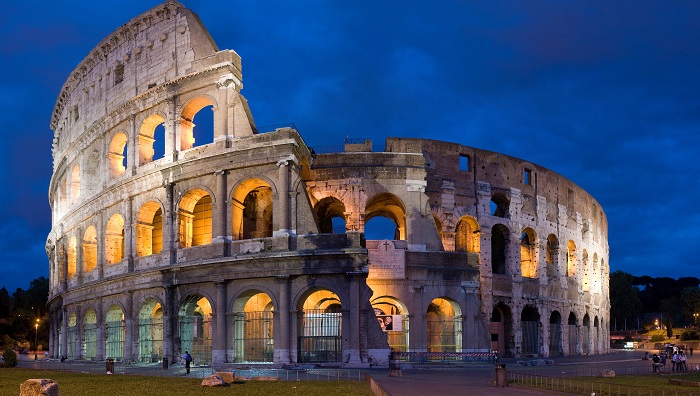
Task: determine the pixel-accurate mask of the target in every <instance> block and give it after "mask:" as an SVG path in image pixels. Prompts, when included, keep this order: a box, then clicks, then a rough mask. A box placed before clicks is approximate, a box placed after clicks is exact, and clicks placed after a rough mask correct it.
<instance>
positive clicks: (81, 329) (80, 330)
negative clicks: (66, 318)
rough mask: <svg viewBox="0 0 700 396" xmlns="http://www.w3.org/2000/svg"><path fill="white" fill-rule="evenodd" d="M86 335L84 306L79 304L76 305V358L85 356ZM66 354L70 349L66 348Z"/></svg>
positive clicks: (74, 346)
mask: <svg viewBox="0 0 700 396" xmlns="http://www.w3.org/2000/svg"><path fill="white" fill-rule="evenodd" d="M84 337H85V323H83V308H82V307H81V306H80V305H78V306H76V307H75V345H73V348H74V350H75V358H76V359H82V358H83V341H84ZM66 354H68V349H66Z"/></svg>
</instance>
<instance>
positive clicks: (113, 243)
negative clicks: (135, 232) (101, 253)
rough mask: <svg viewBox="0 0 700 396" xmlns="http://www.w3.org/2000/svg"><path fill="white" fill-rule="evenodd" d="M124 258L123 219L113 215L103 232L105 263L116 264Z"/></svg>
mask: <svg viewBox="0 0 700 396" xmlns="http://www.w3.org/2000/svg"><path fill="white" fill-rule="evenodd" d="M123 258H124V218H123V217H122V216H121V215H119V214H114V215H112V217H110V218H109V221H108V222H107V229H106V230H105V262H106V263H107V264H116V263H118V262H120V261H122V259H123Z"/></svg>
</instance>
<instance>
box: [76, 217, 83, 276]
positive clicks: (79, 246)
mask: <svg viewBox="0 0 700 396" xmlns="http://www.w3.org/2000/svg"><path fill="white" fill-rule="evenodd" d="M76 234H77V235H76V239H77V243H76V246H75V279H76V284H77V285H78V286H80V285H81V284H82V283H83V227H76Z"/></svg>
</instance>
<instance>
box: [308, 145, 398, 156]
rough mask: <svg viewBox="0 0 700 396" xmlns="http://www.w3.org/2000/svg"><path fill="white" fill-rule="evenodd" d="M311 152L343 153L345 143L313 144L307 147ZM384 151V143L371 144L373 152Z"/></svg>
mask: <svg viewBox="0 0 700 396" xmlns="http://www.w3.org/2000/svg"><path fill="white" fill-rule="evenodd" d="M309 149H310V150H311V152H312V153H313V154H335V153H344V152H345V145H344V144H336V145H333V146H314V147H309ZM385 151H386V145H385V144H373V145H372V152H373V153H383V152H385Z"/></svg>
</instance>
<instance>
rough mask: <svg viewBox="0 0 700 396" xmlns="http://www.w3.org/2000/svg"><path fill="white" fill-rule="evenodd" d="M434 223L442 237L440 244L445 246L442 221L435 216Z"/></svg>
mask: <svg viewBox="0 0 700 396" xmlns="http://www.w3.org/2000/svg"><path fill="white" fill-rule="evenodd" d="M433 221H434V222H435V228H437V232H438V236H440V243H442V244H443V245H444V242H442V238H443V234H442V222H441V221H440V219H439V218H438V217H437V216H435V215H434V214H433Z"/></svg>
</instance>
